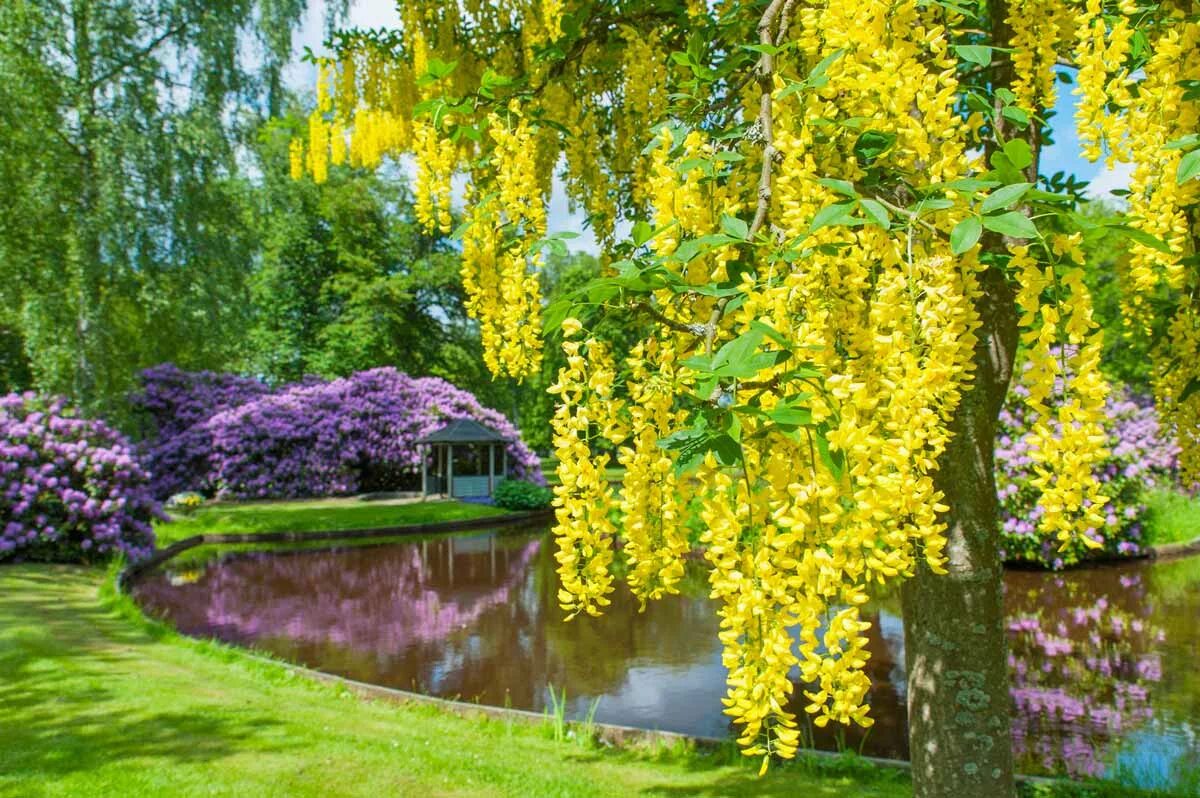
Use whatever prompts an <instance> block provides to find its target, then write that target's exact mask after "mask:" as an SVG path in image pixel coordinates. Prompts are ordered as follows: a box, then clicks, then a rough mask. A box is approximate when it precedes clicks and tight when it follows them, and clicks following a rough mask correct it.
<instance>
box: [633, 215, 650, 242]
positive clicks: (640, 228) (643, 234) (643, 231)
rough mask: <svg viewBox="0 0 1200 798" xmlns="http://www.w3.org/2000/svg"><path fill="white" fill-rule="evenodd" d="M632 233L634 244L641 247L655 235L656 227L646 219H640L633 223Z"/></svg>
mask: <svg viewBox="0 0 1200 798" xmlns="http://www.w3.org/2000/svg"><path fill="white" fill-rule="evenodd" d="M630 235H632V236H633V243H634V246H638V247H640V246H641V245H642V244H645V243H646V242H647V241H649V240H650V239H651V238H653V237H654V228H653V227H651V226H650V223H649V222H647V221H646V220H645V219H638V220H637V221H636V222H634V223H633V230H632V231H631V233H630Z"/></svg>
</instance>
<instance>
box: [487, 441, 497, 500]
mask: <svg viewBox="0 0 1200 798" xmlns="http://www.w3.org/2000/svg"><path fill="white" fill-rule="evenodd" d="M495 491H496V444H494V443H489V444H488V496H489V497H491V495H492V494H493V493H495Z"/></svg>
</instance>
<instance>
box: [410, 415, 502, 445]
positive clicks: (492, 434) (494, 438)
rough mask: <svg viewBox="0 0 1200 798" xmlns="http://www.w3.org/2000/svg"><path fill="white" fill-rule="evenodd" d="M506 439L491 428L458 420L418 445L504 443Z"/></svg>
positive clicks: (463, 419) (472, 421)
mask: <svg viewBox="0 0 1200 798" xmlns="http://www.w3.org/2000/svg"><path fill="white" fill-rule="evenodd" d="M505 441H506V438H505V437H504V436H503V435H501V434H500V433H499V432H496V430H494V429H492V428H491V427H485V426H484V425H482V424H480V423H479V422H478V421H475V420H474V419H470V418H456V419H454V420H453V421H451V422H450V423H449V424H447V425H446V426H444V427H442V428H441V429H440V430H438V431H437V432H432V433H430V434H429V435H426V436H425V437H424V438H421V439H420V440H418V441H417V443H504V442H505Z"/></svg>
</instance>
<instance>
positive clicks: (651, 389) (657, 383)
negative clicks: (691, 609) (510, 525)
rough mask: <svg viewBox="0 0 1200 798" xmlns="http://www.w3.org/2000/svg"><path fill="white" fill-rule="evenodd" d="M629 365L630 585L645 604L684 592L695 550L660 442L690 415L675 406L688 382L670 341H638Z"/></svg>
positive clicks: (626, 501)
mask: <svg viewBox="0 0 1200 798" xmlns="http://www.w3.org/2000/svg"><path fill="white" fill-rule="evenodd" d="M627 364H628V366H629V369H630V375H629V378H628V380H627V381H626V387H627V388H628V390H629V400H628V402H627V406H628V409H629V410H628V413H629V437H628V443H627V445H625V446H622V447H621V449H620V452H619V454H618V456H617V461H618V462H620V464H621V465H623V466H625V469H626V470H625V478H624V480H623V483H622V493H621V528H622V533H623V536H624V540H625V549H624V552H625V555H626V557H627V559H628V562H629V566H630V569H631V570H630V574H629V578H628V582H629V587H630V588H631V589H632V591H633V594H634V595H635V596H636V597H637V598H638V599H639V600H640V601H641V602H642V607H643V608H644V607H645V605H646V600H647V599H658V598H661V597H662V596H663V595H664V594H667V593H677V592H678V588H677V587H676V585H677V584H678V582H679V580H680V579H681V578H683V570H684V569H683V564H684V556H685V555H686V554H687V553H688V552H689V550H690V549H691V545H690V544H689V543H688V538H687V530H686V529H684V526H683V521H684V517H683V516H684V508H683V507H682V506H681V505H680V486H679V484H678V483H677V480H676V478H675V470H674V469H675V463H674V461H673V460H672V459H671V457H670V456H669V455H668V454H667V452H665V451H664V450H663V449H661V448H659V446H658V441H659V438H660V437H663V436H665V435H667V434H669V433H671V432H672V431H674V430H675V429H676V428H677V427H678V426H679V424H680V422H682V421H683V416H684V414H682V413H680V412H679V411H677V410H675V394H676V391H677V390H678V389H679V386H680V385H681V384H684V383H683V381H682V380H680V377H679V374H678V369H677V367H676V365H675V347H674V345H673V344H672V343H670V342H667V343H664V344H660V343H659V342H658V340H657V339H654V338H651V339H650V340H648V341H645V342H643V343H640V344H638V345H637V346H636V347H634V349H633V351H632V352H631V353H630V356H629V358H628V359H627Z"/></svg>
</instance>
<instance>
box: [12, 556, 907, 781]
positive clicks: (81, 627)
mask: <svg viewBox="0 0 1200 798" xmlns="http://www.w3.org/2000/svg"><path fill="white" fill-rule="evenodd" d="M110 585H111V575H107V576H106V574H105V573H104V572H103V571H100V570H97V569H88V568H83V567H75V566H33V565H19V566H3V567H0V740H2V741H3V744H2V745H0V796H22V798H24V797H25V796H31V797H34V798H36V797H40V796H47V797H49V796H79V795H87V796H110V795H111V796H126V795H139V796H159V795H164V796H165V795H169V796H190V795H216V796H301V797H302V796H355V795H363V796H375V795H428V796H521V797H522V798H524V796H531V795H536V796H547V797H550V796H571V797H574V796H583V797H586V796H612V795H621V796H674V797H676V798H682V797H683V796H695V797H696V798H701V797H703V796H750V795H755V796H766V797H767V798H771V797H772V796H780V797H782V796H785V795H787V796H790V795H808V796H814V798H820V797H821V796H862V798H902V797H903V796H907V795H908V794H909V789H908V786H907V784H905V783H904V782H903V780H902V777H901V776H898V775H896V774H892V773H886V772H880V771H878V770H875V769H870V768H868V767H867V766H865V765H862V764H861V763H855V762H853V761H852V760H850V761H843V760H835V761H833V762H832V763H827V764H816V763H815V762H813V761H809V762H805V763H800V764H797V765H792V766H788V767H778V768H774V769H773V770H772V771H771V773H769V774H768V775H767V776H766V777H765V778H764V779H761V780H760V779H757V778H756V777H755V773H754V770H755V769H754V768H753V767H752V766H750V765H749V764H747V763H745V762H741V761H736V762H734V763H733V764H730V763H729V762H728V761H727V760H728V754H727V753H725V752H718V753H715V754H701V753H697V752H694V751H686V750H670V751H667V750H660V751H657V752H656V751H641V752H618V751H611V750H601V749H597V748H594V747H586V746H580V745H579V744H577V743H572V744H564V743H556V742H554V740H553V739H551V736H552V735H551V732H550V731H549V729H548V727H542V726H537V725H528V724H523V723H519V722H511V721H503V720H489V719H483V718H475V717H461V716H459V715H455V714H451V713H449V712H446V711H444V710H442V709H438V708H435V707H429V706H422V705H395V704H390V703H385V702H375V701H368V700H364V699H360V698H357V697H354V696H352V695H351V694H349V693H348V692H346V691H344V690H342V689H340V688H338V687H336V686H331V685H322V684H318V683H315V682H312V681H310V680H307V679H305V678H303V677H301V676H298V675H296V674H295V672H294V671H292V670H291V669H289V668H288V667H287V666H286V665H284V664H276V663H271V662H264V661H260V660H258V659H254V658H251V657H248V656H246V655H245V654H243V653H241V652H239V651H238V650H236V649H233V648H229V647H226V646H222V645H220V644H216V643H212V642H201V641H193V640H188V639H185V638H183V637H180V636H179V635H177V634H175V633H174V632H171V631H170V630H168V629H166V628H165V627H163V626H161V625H159V624H157V623H154V622H151V621H147V620H146V619H144V618H143V617H142V616H141V614H140V613H139V612H138V611H137V609H136V607H134V606H133V605H132V603H131V602H130V601H129V599H127V598H125V597H123V596H119V595H115V594H114V593H113V591H112V588H111V587H110Z"/></svg>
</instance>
